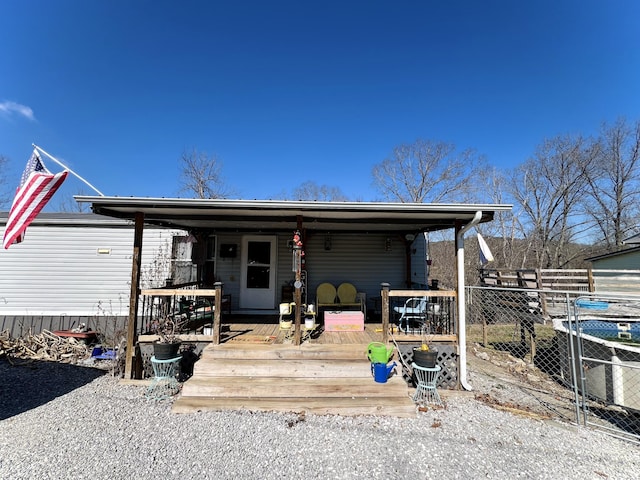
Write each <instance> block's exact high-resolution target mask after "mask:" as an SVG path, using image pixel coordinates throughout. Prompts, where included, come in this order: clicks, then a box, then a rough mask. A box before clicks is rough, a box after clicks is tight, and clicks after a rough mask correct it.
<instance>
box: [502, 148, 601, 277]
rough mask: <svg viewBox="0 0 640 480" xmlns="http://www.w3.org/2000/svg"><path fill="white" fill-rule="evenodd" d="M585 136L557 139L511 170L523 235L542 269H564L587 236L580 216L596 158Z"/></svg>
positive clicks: (511, 184) (582, 217)
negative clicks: (588, 174) (588, 173)
mask: <svg viewBox="0 0 640 480" xmlns="http://www.w3.org/2000/svg"><path fill="white" fill-rule="evenodd" d="M585 145H586V142H585V141H584V140H583V139H582V138H581V137H577V138H571V137H568V136H564V137H555V138H553V139H551V140H547V141H545V142H544V143H543V144H542V145H540V146H539V147H538V149H537V151H536V154H535V156H534V157H533V158H531V159H529V160H527V161H526V162H525V163H524V164H522V165H521V166H519V167H517V168H516V169H515V170H514V171H513V172H512V178H511V182H510V183H509V186H510V189H511V193H512V194H513V196H514V198H515V199H516V201H517V202H518V204H519V207H520V208H522V228H523V231H522V236H523V237H524V238H526V239H527V240H528V241H529V246H528V247H527V248H528V249H530V251H531V252H532V254H533V255H534V256H535V264H536V267H538V268H560V267H563V266H564V265H566V264H568V263H569V262H571V261H572V260H573V257H574V256H575V255H577V254H578V253H577V252H575V251H573V250H571V249H569V245H570V244H571V242H574V241H576V240H579V239H580V238H581V237H583V236H584V235H585V231H586V228H587V226H588V225H587V223H586V222H585V218H584V216H583V215H581V213H582V212H581V210H580V202H581V201H582V200H583V199H584V194H585V186H586V179H585V176H584V174H583V172H584V171H585V170H586V169H588V168H589V167H588V165H590V164H591V162H592V161H593V160H594V158H593V152H592V151H591V150H590V149H589V148H585Z"/></svg>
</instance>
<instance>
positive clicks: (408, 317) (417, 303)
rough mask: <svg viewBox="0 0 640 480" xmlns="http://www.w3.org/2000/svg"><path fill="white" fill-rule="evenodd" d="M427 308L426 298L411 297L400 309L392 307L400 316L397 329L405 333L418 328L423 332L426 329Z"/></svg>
mask: <svg viewBox="0 0 640 480" xmlns="http://www.w3.org/2000/svg"><path fill="white" fill-rule="evenodd" d="M427 307H428V302H427V297H411V298H408V299H407V300H406V301H405V302H404V305H402V306H401V307H393V311H394V312H395V313H396V314H398V315H400V318H398V329H400V331H401V332H405V333H407V332H409V330H411V331H413V330H414V329H415V328H418V329H419V331H420V332H423V331H424V330H425V329H426V328H427Z"/></svg>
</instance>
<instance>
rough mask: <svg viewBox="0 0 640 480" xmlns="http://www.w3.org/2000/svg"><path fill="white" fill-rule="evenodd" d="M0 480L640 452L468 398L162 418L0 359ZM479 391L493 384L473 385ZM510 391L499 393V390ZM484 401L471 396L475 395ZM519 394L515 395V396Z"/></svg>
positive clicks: (478, 468)
mask: <svg viewBox="0 0 640 480" xmlns="http://www.w3.org/2000/svg"><path fill="white" fill-rule="evenodd" d="M0 379H1V383H0V478H2V479H15V480H18V479H84V478H86V479H92V480H100V479H105V480H107V479H109V480H116V479H125V478H126V479H157V478H163V479H178V478H189V479H191V478H201V479H227V478H229V479H231V478H244V479H282V478H304V479H316V478H322V479H333V478H336V479H352V478H354V479H355V478H358V479H360V478H363V479H367V480H370V479H404V478H407V479H435V478H439V479H477V478H494V479H515V478H531V479H545V478H549V479H603V478H604V479H635V478H638V477H639V475H640V473H639V472H640V448H638V447H637V446H635V445H633V444H631V443H627V442H624V441H621V440H617V439H615V438H612V437H609V436H606V435H604V434H601V433H598V432H595V431H591V430H587V429H585V428H580V427H577V426H574V425H571V424H568V423H566V422H559V421H557V420H542V419H540V418H537V417H535V416H526V415H525V416H520V415H513V414H511V413H508V412H505V411H501V410H497V409H495V408H492V407H491V406H490V405H487V404H486V403H484V402H482V401H478V400H476V399H474V397H473V396H472V395H464V396H454V397H451V398H448V400H447V402H446V408H444V409H438V410H429V411H426V412H419V413H417V414H416V418H412V419H396V418H386V417H380V418H378V417H337V416H306V417H305V416H300V415H295V414H286V415H284V414H271V413H248V412H222V413H219V412H209V413H196V414H189V415H176V414H173V413H171V411H170V408H171V405H170V402H166V401H165V402H158V401H151V400H148V399H146V398H145V397H144V389H143V388H141V387H134V386H123V385H119V384H118V381H117V379H115V378H113V377H112V376H110V375H109V374H108V373H105V372H104V371H101V370H97V369H93V368H87V367H80V366H71V365H61V364H56V363H44V362H43V363H38V362H35V363H32V364H29V365H24V366H11V365H10V364H9V363H7V362H6V361H5V360H0ZM471 380H472V382H474V383H475V385H476V388H478V389H482V390H486V389H489V388H492V382H494V380H493V379H492V378H490V377H484V376H482V375H481V374H478V373H474V374H473V375H471ZM508 388H509V386H508V385H507V386H506V387H504V388H501V389H502V390H505V389H508ZM482 390H479V393H482ZM513 393H514V395H517V394H518V392H516V391H515V390H514V392H513Z"/></svg>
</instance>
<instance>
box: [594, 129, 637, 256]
mask: <svg viewBox="0 0 640 480" xmlns="http://www.w3.org/2000/svg"><path fill="white" fill-rule="evenodd" d="M594 152H595V154H596V155H597V161H596V162H593V164H590V165H588V167H589V168H586V169H585V171H584V175H585V178H586V180H587V182H588V187H589V188H588V196H587V199H586V202H585V212H586V214H587V215H589V216H590V217H591V218H592V219H593V225H594V226H595V228H596V230H597V234H596V236H595V237H596V238H594V240H595V241H596V242H599V243H601V244H604V245H605V246H606V247H607V248H608V249H613V248H618V247H620V246H621V245H622V242H623V240H624V239H625V238H626V237H627V236H629V235H631V234H632V233H634V232H635V229H636V228H637V226H638V221H639V219H640V121H637V122H636V123H635V125H629V124H628V123H627V121H626V120H624V119H620V120H618V121H617V122H616V123H614V124H613V125H607V124H606V123H605V124H603V126H602V130H601V134H600V137H599V138H598V141H597V143H596V145H595V146H594Z"/></svg>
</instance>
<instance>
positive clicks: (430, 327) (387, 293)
mask: <svg viewBox="0 0 640 480" xmlns="http://www.w3.org/2000/svg"><path fill="white" fill-rule="evenodd" d="M381 296H382V337H383V338H382V341H383V342H385V343H386V342H387V341H388V338H389V327H390V324H391V323H394V324H397V323H398V321H399V320H400V317H401V315H402V314H401V312H402V309H403V308H407V307H408V308H416V309H417V310H416V312H415V313H414V314H413V315H412V320H418V324H417V325H412V324H411V323H407V324H406V328H407V330H408V331H409V332H408V333H418V334H419V335H420V336H421V337H423V339H424V338H425V337H426V338H428V340H429V341H430V342H437V341H447V342H455V341H457V332H458V321H457V315H456V297H457V293H456V291H455V290H391V289H390V288H389V285H388V284H382V291H381ZM410 299H414V302H416V303H418V304H419V303H420V300H422V299H424V300H426V304H425V305H426V306H425V308H424V309H422V307H417V306H416V305H415V304H414V305H413V307H411V306H409V305H408V303H407V300H410ZM405 305H407V307H405ZM396 307H398V308H396Z"/></svg>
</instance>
